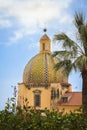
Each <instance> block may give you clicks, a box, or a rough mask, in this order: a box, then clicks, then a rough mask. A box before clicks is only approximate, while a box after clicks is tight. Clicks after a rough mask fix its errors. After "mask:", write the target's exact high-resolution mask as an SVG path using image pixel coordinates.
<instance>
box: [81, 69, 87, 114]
mask: <svg viewBox="0 0 87 130" xmlns="http://www.w3.org/2000/svg"><path fill="white" fill-rule="evenodd" d="M82 79H83V81H82V82H83V83H82V105H83V113H84V114H87V69H83V70H82Z"/></svg>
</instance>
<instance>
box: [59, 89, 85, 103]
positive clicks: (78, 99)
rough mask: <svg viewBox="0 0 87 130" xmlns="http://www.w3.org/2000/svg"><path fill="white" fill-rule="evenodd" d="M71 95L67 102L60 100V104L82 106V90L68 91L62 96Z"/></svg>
mask: <svg viewBox="0 0 87 130" xmlns="http://www.w3.org/2000/svg"><path fill="white" fill-rule="evenodd" d="M63 97H69V100H68V101H67V102H63V101H62V100H61V101H60V102H58V104H57V105H58V106H81V105H82V92H70V93H66V94H64V95H63V96H62V98H63Z"/></svg>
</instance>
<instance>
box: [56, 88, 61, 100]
mask: <svg viewBox="0 0 87 130" xmlns="http://www.w3.org/2000/svg"><path fill="white" fill-rule="evenodd" d="M59 96H60V95H59V89H57V94H56V97H57V98H59Z"/></svg>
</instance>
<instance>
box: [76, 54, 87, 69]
mask: <svg viewBox="0 0 87 130" xmlns="http://www.w3.org/2000/svg"><path fill="white" fill-rule="evenodd" d="M86 66H87V57H86V56H85V55H81V56H79V57H78V58H77V59H76V60H75V61H74V67H75V68H74V69H76V68H77V69H79V70H80V71H81V70H82V69H83V67H86Z"/></svg>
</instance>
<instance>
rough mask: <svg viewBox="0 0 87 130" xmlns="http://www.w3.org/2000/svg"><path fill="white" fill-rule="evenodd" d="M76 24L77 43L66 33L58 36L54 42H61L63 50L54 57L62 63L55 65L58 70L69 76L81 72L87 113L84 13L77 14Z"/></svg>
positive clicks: (86, 47)
mask: <svg viewBox="0 0 87 130" xmlns="http://www.w3.org/2000/svg"><path fill="white" fill-rule="evenodd" d="M74 24H75V27H76V29H77V33H76V40H77V43H76V42H75V41H73V40H72V39H71V38H69V37H68V36H67V35H66V34H65V33H60V34H56V35H55V36H54V41H56V42H57V43H59V42H60V43H61V45H62V47H63V50H62V51H55V52H54V53H53V56H54V57H58V58H59V59H60V62H59V63H57V64H56V65H55V69H56V70H59V69H60V68H61V67H63V68H64V69H65V72H66V74H67V76H69V74H70V72H71V71H72V70H75V71H78V70H79V71H80V73H81V76H82V105H83V112H84V113H87V23H86V22H85V17H84V16H83V14H82V13H75V16H74ZM58 41H59V42H58Z"/></svg>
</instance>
